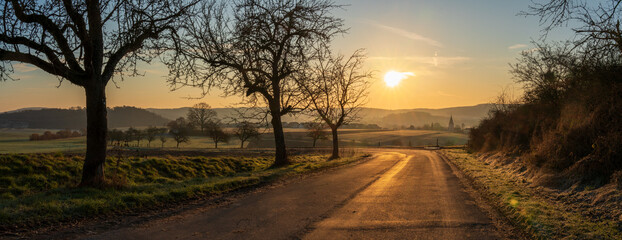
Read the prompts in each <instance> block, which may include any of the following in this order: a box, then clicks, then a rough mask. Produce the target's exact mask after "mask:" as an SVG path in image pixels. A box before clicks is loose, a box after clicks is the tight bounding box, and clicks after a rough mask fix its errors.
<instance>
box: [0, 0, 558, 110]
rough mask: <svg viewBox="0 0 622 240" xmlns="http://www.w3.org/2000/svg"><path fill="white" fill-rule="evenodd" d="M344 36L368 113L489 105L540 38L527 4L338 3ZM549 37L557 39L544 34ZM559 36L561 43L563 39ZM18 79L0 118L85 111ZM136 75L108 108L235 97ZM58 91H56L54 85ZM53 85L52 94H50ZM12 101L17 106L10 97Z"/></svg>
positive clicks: (152, 73) (157, 67) (3, 97)
mask: <svg viewBox="0 0 622 240" xmlns="http://www.w3.org/2000/svg"><path fill="white" fill-rule="evenodd" d="M338 3H339V4H344V5H345V6H344V7H343V10H337V11H335V12H334V14H335V15H336V16H338V17H341V18H344V19H345V25H346V27H349V31H348V33H347V34H345V35H343V36H340V37H338V38H336V39H335V41H334V42H333V49H336V50H337V51H338V52H341V53H342V54H346V55H347V54H351V53H352V52H353V51H354V50H356V49H359V48H364V49H365V50H366V52H367V61H366V67H367V68H369V69H370V70H372V71H373V72H374V79H373V80H372V81H373V84H372V86H371V89H370V95H369V99H370V101H369V103H368V104H367V105H366V106H367V107H372V108H390V109H411V108H442V107H452V106H467V105H476V104H481V103H487V102H490V101H491V100H492V99H493V98H494V96H496V95H497V94H498V92H499V91H500V90H501V89H502V88H505V87H507V86H508V85H509V84H512V82H513V80H512V79H511V77H510V75H509V73H508V70H509V67H508V63H510V62H512V61H514V59H515V58H516V57H518V54H519V53H520V52H521V51H524V50H528V49H530V48H532V46H531V44H530V40H531V39H532V38H534V36H539V34H540V31H539V29H540V26H539V24H538V21H537V19H534V18H525V17H521V16H517V15H516V14H517V13H518V12H519V11H521V10H524V9H526V8H527V6H528V3H529V2H528V1H520V2H519V1H511V2H509V1H493V0H488V1H484V0H480V1H468V2H464V1H403V0H402V1H396V0H394V1H372V0H365V1H338ZM551 35H552V36H550V37H549V38H551V39H555V37H557V35H563V34H562V33H560V34H557V35H556V34H555V33H554V34H551ZM562 38H563V37H562ZM392 69H395V70H399V71H404V72H413V73H416V75H417V76H416V77H410V78H408V79H405V80H404V79H403V80H402V81H401V82H400V83H399V87H395V88H390V87H387V84H386V83H385V79H384V75H385V74H386V73H387V72H388V71H391V70H392ZM15 72H16V73H15V74H14V75H13V76H14V77H15V78H18V79H20V80H19V81H7V82H0V102H2V104H1V105H0V112H1V111H9V110H14V109H19V108H24V107H59V108H66V107H71V106H84V102H85V97H84V91H83V90H82V89H81V88H79V87H76V86H73V85H72V84H71V83H69V82H68V81H64V82H62V84H60V85H59V82H58V80H57V79H56V77H54V76H51V75H49V74H46V73H43V72H42V71H40V70H37V69H35V68H34V67H32V66H27V65H24V64H15ZM139 72H140V73H142V74H143V76H138V77H133V78H126V79H125V81H120V80H119V79H117V80H116V84H109V85H108V87H107V97H108V99H107V100H108V106H109V107H113V106H122V105H128V106H137V107H142V108H149V107H156V108H177V107H183V106H191V105H193V104H195V103H198V102H208V103H209V104H210V105H212V106H213V107H228V106H234V105H235V104H236V103H238V102H239V100H240V99H239V98H238V97H236V96H232V97H227V98H223V97H222V92H221V91H219V90H218V89H213V90H212V91H211V92H210V93H209V94H208V95H207V96H205V97H204V98H202V99H201V98H200V97H201V93H202V91H201V90H199V89H194V88H182V89H180V90H176V91H172V92H171V91H170V90H171V87H170V86H168V85H167V83H166V76H167V74H168V70H167V68H166V66H164V65H163V64H161V63H159V62H157V61H154V63H153V64H151V65H147V64H141V65H140V66H139ZM59 86H60V87H59ZM57 87H58V88H57ZM18 98H19V101H17V100H16V99H18Z"/></svg>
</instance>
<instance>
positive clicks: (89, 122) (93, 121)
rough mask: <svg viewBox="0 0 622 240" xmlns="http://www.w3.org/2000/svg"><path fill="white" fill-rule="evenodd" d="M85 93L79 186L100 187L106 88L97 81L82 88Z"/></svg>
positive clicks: (103, 147)
mask: <svg viewBox="0 0 622 240" xmlns="http://www.w3.org/2000/svg"><path fill="white" fill-rule="evenodd" d="M84 88H85V92H86V132H87V133H86V157H85V158H84V166H83V167H82V181H81V182H80V186H101V185H102V184H103V183H104V181H105V179H104V163H105V161H106V147H107V146H106V133H107V129H108V118H107V110H106V86H104V84H101V83H100V81H99V79H97V80H94V81H92V84H91V85H87V86H85V87H84Z"/></svg>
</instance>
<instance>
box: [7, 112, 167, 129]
mask: <svg viewBox="0 0 622 240" xmlns="http://www.w3.org/2000/svg"><path fill="white" fill-rule="evenodd" d="M167 122H169V120H168V119H166V118H163V117H162V116H160V115H157V114H154V113H152V112H149V111H146V110H144V109H140V108H135V107H126V106H123V107H114V108H110V109H108V127H110V128H122V127H131V126H134V127H140V126H163V125H165V124H166V123H167ZM0 128H46V129H82V128H86V112H85V110H84V109H83V108H71V109H58V108H42V109H38V110H23V109H22V110H15V111H10V112H5V113H1V114H0Z"/></svg>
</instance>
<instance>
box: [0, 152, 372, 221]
mask: <svg viewBox="0 0 622 240" xmlns="http://www.w3.org/2000/svg"><path fill="white" fill-rule="evenodd" d="M326 159H327V156H326V155H297V156H292V157H291V161H292V162H293V164H292V165H290V166H288V167H284V168H275V169H271V168H269V166H270V164H271V163H272V161H273V160H272V158H271V157H226V156H222V157H209V158H207V157H147V158H128V159H122V160H121V161H120V162H119V168H118V169H117V167H116V164H117V161H116V160H117V159H115V158H109V159H108V161H107V165H106V175H107V179H109V180H110V181H112V184H111V185H113V186H118V187H110V188H106V189H95V188H76V187H74V186H76V184H77V183H78V181H79V174H80V170H81V164H82V161H83V159H82V157H79V156H73V157H68V156H64V155H63V154H61V153H57V154H12V155H0V176H2V177H0V225H5V226H15V227H18V228H19V226H24V225H33V224H42V223H43V224H45V223H50V222H57V221H63V220H69V219H74V218H83V217H88V216H92V215H96V214H97V215H99V214H115V213H119V212H125V211H137V210H140V209H144V208H150V207H153V206H159V205H164V204H168V203H171V202H176V201H180V200H185V199H192V198H198V197H205V196H209V195H211V194H215V193H219V192H225V191H230V190H233V189H238V188H242V187H246V186H252V185H257V184H260V183H263V182H268V181H272V180H274V179H277V178H279V177H283V176H289V175H296V174H301V173H304V172H308V171H312V170H315V169H320V168H327V167H333V166H338V165H344V164H347V163H350V162H353V161H355V160H357V159H360V155H357V156H351V157H346V158H342V159H340V160H335V161H327V160H326Z"/></svg>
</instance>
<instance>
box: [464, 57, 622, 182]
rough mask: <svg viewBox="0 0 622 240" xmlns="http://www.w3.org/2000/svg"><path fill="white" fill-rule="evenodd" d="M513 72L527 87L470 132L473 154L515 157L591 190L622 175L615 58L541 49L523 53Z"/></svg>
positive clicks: (620, 87)
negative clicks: (517, 99)
mask: <svg viewBox="0 0 622 240" xmlns="http://www.w3.org/2000/svg"><path fill="white" fill-rule="evenodd" d="M540 70H542V71H543V72H539V71H540ZM513 72H514V75H515V76H516V77H517V79H518V81H519V82H522V83H524V84H525V94H524V96H523V98H522V104H511V105H502V107H500V108H497V109H494V110H493V111H492V112H491V113H490V115H489V117H488V118H487V119H484V120H483V121H482V122H481V123H480V124H479V126H477V127H476V128H474V129H473V130H472V131H471V132H470V141H469V144H468V147H469V149H470V150H471V151H478V152H490V151H502V152H506V153H517V154H518V155H522V156H523V157H522V158H520V159H523V161H524V162H525V163H526V164H528V165H529V166H531V167H534V168H543V169H546V170H547V171H549V172H553V173H556V175H557V176H563V177H567V178H569V179H570V180H571V181H574V182H583V183H589V184H596V185H602V184H606V183H608V182H609V181H610V179H613V176H612V174H613V173H614V172H616V171H618V170H622V161H620V159H622V135H621V134H620V133H621V132H622V60H621V59H620V57H619V56H617V57H615V58H613V59H606V58H603V59H591V58H587V57H585V56H583V55H581V54H580V53H568V52H563V51H556V50H554V49H551V48H546V47H545V48H543V49H540V50H538V51H536V52H535V53H524V56H523V59H522V60H521V62H520V63H518V64H516V65H515V66H514V70H513Z"/></svg>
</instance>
